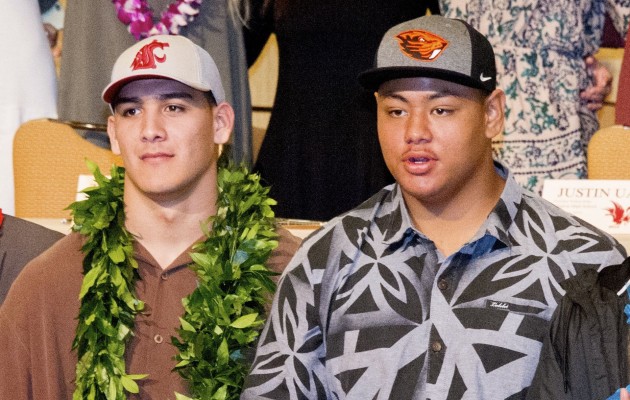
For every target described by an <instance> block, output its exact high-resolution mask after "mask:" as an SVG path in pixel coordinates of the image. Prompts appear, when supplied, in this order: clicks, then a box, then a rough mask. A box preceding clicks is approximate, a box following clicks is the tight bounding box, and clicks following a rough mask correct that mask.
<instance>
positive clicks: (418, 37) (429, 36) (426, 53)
mask: <svg viewBox="0 0 630 400" xmlns="http://www.w3.org/2000/svg"><path fill="white" fill-rule="evenodd" d="M396 39H398V44H399V45H400V49H401V50H402V51H403V53H404V54H405V55H406V56H408V57H411V58H413V59H414V60H420V61H433V60H435V59H436V58H437V57H438V56H439V55H440V54H441V53H442V51H443V50H444V49H445V48H446V46H448V42H447V41H446V40H444V39H443V38H441V37H440V36H438V35H436V34H434V33H431V32H427V31H421V30H411V31H405V32H401V33H399V34H398V35H397V36H396Z"/></svg>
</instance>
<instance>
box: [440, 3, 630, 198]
mask: <svg viewBox="0 0 630 400" xmlns="http://www.w3.org/2000/svg"><path fill="white" fill-rule="evenodd" d="M440 11H441V13H442V14H443V15H444V16H446V17H449V18H459V19H463V20H465V21H468V22H469V23H470V24H471V25H472V26H473V27H475V28H476V29H478V30H479V31H480V32H481V33H482V34H484V35H486V36H487V37H488V40H489V41H490V43H491V44H492V46H493V48H494V51H495V53H496V58H497V70H498V76H499V78H498V79H499V82H498V85H499V86H500V87H502V88H503V89H504V90H505V94H506V96H507V98H506V101H507V103H506V124H505V130H504V132H503V134H502V135H500V136H498V137H497V138H495V139H494V156H495V158H496V159H498V160H501V161H502V162H503V163H505V164H506V165H507V166H509V167H510V170H511V171H512V173H513V174H514V176H515V177H516V180H517V181H518V182H519V183H520V184H521V185H523V186H524V187H525V188H527V189H530V190H532V191H535V192H538V193H540V192H541V191H542V187H543V182H544V180H545V179H547V178H553V179H572V178H573V179H575V178H586V177H587V174H588V173H587V170H586V147H587V145H588V142H589V140H590V138H591V136H592V135H593V134H594V133H595V131H596V130H597V129H598V128H599V123H598V120H597V114H596V111H597V110H598V109H599V108H601V107H602V104H603V99H604V98H605V97H606V96H607V95H608V94H609V93H610V90H611V86H610V83H611V79H612V77H611V75H610V73H609V72H608V71H607V70H606V69H605V68H603V67H602V66H601V65H600V64H599V63H598V62H597V60H596V59H595V58H594V57H593V56H594V55H595V53H597V51H598V50H599V47H600V43H601V40H602V35H603V32H604V20H605V18H606V14H608V15H609V16H610V20H611V21H612V25H613V26H614V27H615V29H616V30H617V31H618V32H620V33H621V34H622V36H623V35H625V32H626V31H627V28H628V21H629V20H630V2H628V1H627V0H577V1H576V0H539V1H532V0H512V1H500V0H494V1H488V0H440Z"/></svg>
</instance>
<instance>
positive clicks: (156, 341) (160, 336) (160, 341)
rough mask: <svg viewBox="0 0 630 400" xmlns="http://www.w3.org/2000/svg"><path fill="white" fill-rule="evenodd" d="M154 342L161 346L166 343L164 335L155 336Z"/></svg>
mask: <svg viewBox="0 0 630 400" xmlns="http://www.w3.org/2000/svg"><path fill="white" fill-rule="evenodd" d="M153 340H154V341H155V343H157V344H160V343H162V342H163V341H164V338H163V337H162V335H159V334H158V335H155V336H153Z"/></svg>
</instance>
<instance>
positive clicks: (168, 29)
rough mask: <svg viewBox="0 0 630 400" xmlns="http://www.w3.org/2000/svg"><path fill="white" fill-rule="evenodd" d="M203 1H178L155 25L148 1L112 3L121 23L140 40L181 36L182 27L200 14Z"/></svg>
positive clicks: (118, 0)
mask: <svg viewBox="0 0 630 400" xmlns="http://www.w3.org/2000/svg"><path fill="white" fill-rule="evenodd" d="M201 1H202V0H177V1H175V2H173V3H171V4H169V6H168V7H167V8H166V10H165V11H164V12H162V14H161V15H160V21H159V22H158V23H153V10H151V7H149V4H148V3H147V0H112V3H114V6H115V7H116V15H117V16H118V19H119V20H120V22H122V23H123V24H125V25H127V29H128V30H129V33H131V34H132V35H133V36H134V37H135V38H136V40H140V39H144V38H147V37H149V36H153V35H168V34H170V35H177V34H179V29H180V27H182V26H186V25H188V23H189V22H192V21H193V20H194V19H195V17H196V16H197V14H199V8H200V7H201Z"/></svg>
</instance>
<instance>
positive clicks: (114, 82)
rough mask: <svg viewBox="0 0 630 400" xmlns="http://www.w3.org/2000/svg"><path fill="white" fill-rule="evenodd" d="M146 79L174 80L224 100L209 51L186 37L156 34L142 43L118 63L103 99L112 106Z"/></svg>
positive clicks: (119, 59) (217, 74) (219, 78)
mask: <svg viewBox="0 0 630 400" xmlns="http://www.w3.org/2000/svg"><path fill="white" fill-rule="evenodd" d="M146 78H166V79H173V80H175V81H178V82H181V83H183V84H185V85H188V86H190V87H192V88H194V89H197V90H201V91H202V92H208V91H211V92H212V95H213V96H214V98H215V100H216V101H217V103H221V102H223V101H225V91H224V90H223V85H222V84H221V76H220V75H219V70H218V69H217V66H216V64H215V63H214V60H213V59H212V57H211V56H210V54H208V52H207V51H205V50H204V49H202V48H201V47H199V46H197V45H196V44H195V43H193V42H192V41H191V40H190V39H187V38H185V37H184V36H177V35H156V36H150V37H148V38H146V39H143V40H141V41H139V42H138V43H136V44H134V45H133V46H131V47H129V48H128V49H127V50H125V51H124V52H123V53H122V54H121V55H120V56H119V57H118V59H117V60H116V63H115V64H114V68H113V70H112V79H111V81H110V83H109V85H107V87H106V88H105V90H103V94H102V98H103V100H105V102H106V103H111V102H112V100H113V99H114V97H115V96H116V94H117V93H118V91H119V90H120V89H121V88H122V87H123V86H124V85H125V84H127V83H129V82H131V81H134V80H137V79H146Z"/></svg>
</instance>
